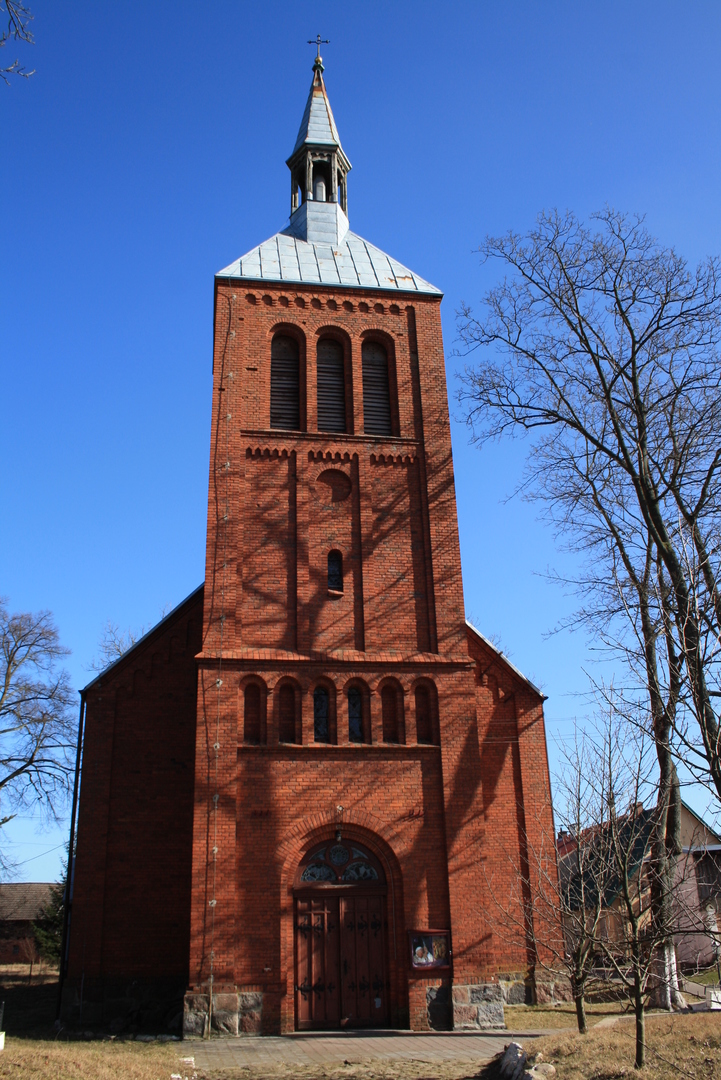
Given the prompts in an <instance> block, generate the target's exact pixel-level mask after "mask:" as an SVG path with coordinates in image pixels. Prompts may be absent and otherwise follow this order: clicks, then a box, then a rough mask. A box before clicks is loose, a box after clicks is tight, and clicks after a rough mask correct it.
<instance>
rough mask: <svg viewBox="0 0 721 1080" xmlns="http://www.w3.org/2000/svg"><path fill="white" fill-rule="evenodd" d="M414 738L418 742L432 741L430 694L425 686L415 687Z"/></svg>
mask: <svg viewBox="0 0 721 1080" xmlns="http://www.w3.org/2000/svg"><path fill="white" fill-rule="evenodd" d="M416 739H417V740H418V742H419V743H432V742H433V720H432V717H431V695H430V694H429V692H428V687H427V686H417V687H416Z"/></svg>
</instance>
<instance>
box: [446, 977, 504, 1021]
mask: <svg viewBox="0 0 721 1080" xmlns="http://www.w3.org/2000/svg"><path fill="white" fill-rule="evenodd" d="M505 1026H506V1021H505V1019H504V1016H503V993H502V990H501V987H500V984H499V983H475V984H471V985H470V986H454V987H453V1029H454V1031H487V1030H488V1029H489V1028H505Z"/></svg>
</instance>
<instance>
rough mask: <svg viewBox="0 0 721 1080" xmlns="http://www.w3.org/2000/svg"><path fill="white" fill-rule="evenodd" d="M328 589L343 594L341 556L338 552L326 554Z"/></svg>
mask: <svg viewBox="0 0 721 1080" xmlns="http://www.w3.org/2000/svg"><path fill="white" fill-rule="evenodd" d="M328 588H329V589H330V590H331V592H343V556H342V555H341V553H340V551H329V552H328Z"/></svg>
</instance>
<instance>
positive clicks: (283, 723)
mask: <svg viewBox="0 0 721 1080" xmlns="http://www.w3.org/2000/svg"><path fill="white" fill-rule="evenodd" d="M278 740H279V741H280V742H287V743H294V742H295V690H294V689H293V687H292V686H290V685H289V684H288V683H284V684H283V686H281V688H280V693H279V694H278Z"/></svg>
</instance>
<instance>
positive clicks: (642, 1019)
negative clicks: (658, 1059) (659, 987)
mask: <svg viewBox="0 0 721 1080" xmlns="http://www.w3.org/2000/svg"><path fill="white" fill-rule="evenodd" d="M633 983H634V986H633V1009H634V1012H635V1014H636V1060H635V1062H634V1065H635V1067H636V1068H637V1069H642V1068H643V1067H644V1065H645V1063H646V1011H645V1009H644V1005H643V991H642V990H641V980H640V978H639V974H638V972H635V973H634V980H633Z"/></svg>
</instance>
